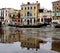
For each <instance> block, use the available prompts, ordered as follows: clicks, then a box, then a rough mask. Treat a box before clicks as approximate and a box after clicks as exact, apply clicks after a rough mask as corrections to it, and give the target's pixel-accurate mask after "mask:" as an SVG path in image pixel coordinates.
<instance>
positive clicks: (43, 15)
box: [38, 9, 52, 23]
mask: <svg viewBox="0 0 60 53" xmlns="http://www.w3.org/2000/svg"><path fill="white" fill-rule="evenodd" d="M38 18H39V23H47V22H48V21H49V20H48V19H52V14H51V10H47V9H39V14H38Z"/></svg>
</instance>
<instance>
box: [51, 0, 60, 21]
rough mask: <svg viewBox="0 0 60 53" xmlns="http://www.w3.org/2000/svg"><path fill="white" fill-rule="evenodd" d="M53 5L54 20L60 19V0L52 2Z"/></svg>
mask: <svg viewBox="0 0 60 53" xmlns="http://www.w3.org/2000/svg"><path fill="white" fill-rule="evenodd" d="M52 6H53V12H52V17H53V20H55V21H56V20H60V0H59V1H55V2H52Z"/></svg>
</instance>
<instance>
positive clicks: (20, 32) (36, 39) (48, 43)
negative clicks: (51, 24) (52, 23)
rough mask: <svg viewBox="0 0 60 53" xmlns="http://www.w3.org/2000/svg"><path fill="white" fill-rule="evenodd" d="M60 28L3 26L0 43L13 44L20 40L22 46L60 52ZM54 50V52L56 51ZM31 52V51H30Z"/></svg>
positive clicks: (0, 30)
mask: <svg viewBox="0 0 60 53" xmlns="http://www.w3.org/2000/svg"><path fill="white" fill-rule="evenodd" d="M59 34H60V29H52V28H36V29H34V28H32V29H30V28H26V29H25V28H14V27H13V28H12V27H7V28H2V29H0V43H3V44H6V43H8V44H11V43H14V42H20V43H21V45H20V47H21V48H22V49H23V48H27V49H28V50H30V49H32V50H33V49H36V51H38V50H41V48H43V49H46V50H51V51H55V52H60V36H59ZM2 47H3V46H2ZM55 52H54V53H55ZM28 53H29V52H28Z"/></svg>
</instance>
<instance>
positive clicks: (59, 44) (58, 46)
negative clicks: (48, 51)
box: [52, 38, 60, 52]
mask: <svg viewBox="0 0 60 53" xmlns="http://www.w3.org/2000/svg"><path fill="white" fill-rule="evenodd" d="M53 40H55V41H53V42H52V50H54V51H59V52H60V39H57V38H54V39H53Z"/></svg>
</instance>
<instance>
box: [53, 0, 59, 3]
mask: <svg viewBox="0 0 60 53" xmlns="http://www.w3.org/2000/svg"><path fill="white" fill-rule="evenodd" d="M56 2H60V0H58V1H54V2H52V3H56Z"/></svg>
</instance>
